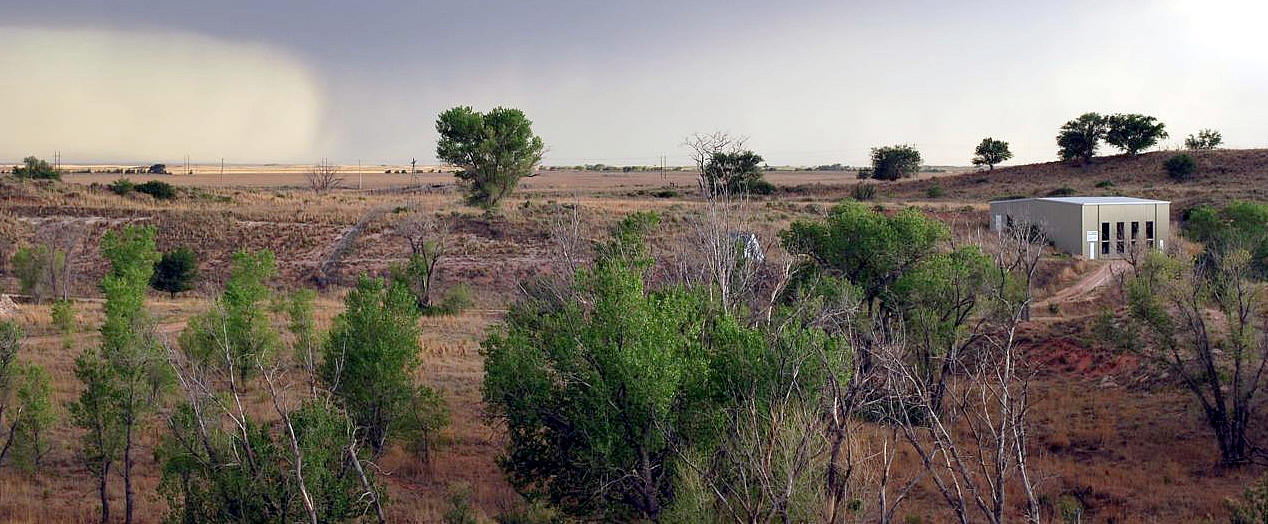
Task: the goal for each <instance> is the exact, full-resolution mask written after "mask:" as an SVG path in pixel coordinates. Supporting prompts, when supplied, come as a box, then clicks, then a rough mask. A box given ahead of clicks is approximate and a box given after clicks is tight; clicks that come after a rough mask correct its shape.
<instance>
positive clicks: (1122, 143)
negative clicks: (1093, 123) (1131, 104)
mask: <svg viewBox="0 0 1268 524" xmlns="http://www.w3.org/2000/svg"><path fill="white" fill-rule="evenodd" d="M1106 125H1107V128H1106V130H1105V143H1107V144H1109V145H1112V146H1114V147H1117V148H1119V149H1121V150H1123V152H1124V153H1127V154H1128V155H1129V156H1135V155H1136V154H1137V153H1140V152H1141V151H1144V150H1146V149H1149V148H1151V147H1153V146H1155V145H1157V144H1158V141H1159V140H1162V139H1164V138H1167V126H1166V125H1164V124H1163V123H1162V122H1159V121H1158V119H1157V118H1154V117H1152V116H1148V115H1139V114H1135V113H1130V114H1124V113H1117V114H1113V115H1110V116H1109V118H1107V119H1106Z"/></svg>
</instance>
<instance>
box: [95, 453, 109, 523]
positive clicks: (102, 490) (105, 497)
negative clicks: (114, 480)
mask: <svg viewBox="0 0 1268 524" xmlns="http://www.w3.org/2000/svg"><path fill="white" fill-rule="evenodd" d="M109 479H110V463H109V462H106V461H105V460H104V459H103V461H102V463H101V473H99V474H98V475H97V494H98V496H100V497H101V524H106V523H107V522H110V494H109V493H107V492H106V484H107V481H108V480H109Z"/></svg>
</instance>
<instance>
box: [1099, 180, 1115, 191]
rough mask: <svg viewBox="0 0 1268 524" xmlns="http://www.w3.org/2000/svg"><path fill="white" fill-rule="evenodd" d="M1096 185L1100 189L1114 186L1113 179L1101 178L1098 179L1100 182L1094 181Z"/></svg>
mask: <svg viewBox="0 0 1268 524" xmlns="http://www.w3.org/2000/svg"><path fill="white" fill-rule="evenodd" d="M1096 187H1097V188H1100V189H1107V188H1111V187H1114V181H1113V180H1102V181H1100V182H1097V183H1096Z"/></svg>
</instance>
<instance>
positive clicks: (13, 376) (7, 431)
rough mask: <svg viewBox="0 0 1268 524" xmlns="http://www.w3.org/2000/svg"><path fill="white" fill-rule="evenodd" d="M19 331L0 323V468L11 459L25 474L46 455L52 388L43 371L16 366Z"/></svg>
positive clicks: (52, 414)
mask: <svg viewBox="0 0 1268 524" xmlns="http://www.w3.org/2000/svg"><path fill="white" fill-rule="evenodd" d="M21 348H22V328H20V327H18V324H17V323H16V322H13V321H11V320H6V321H2V322H0V465H3V464H4V463H5V459H6V458H9V457H12V458H13V459H14V460H13V462H14V463H15V464H16V465H17V466H18V467H20V468H22V469H24V470H27V471H36V470H38V469H39V466H40V460H41V459H42V458H43V457H44V456H45V455H46V454H48V450H49V440H48V431H49V428H50V427H52V425H53V423H54V422H55V421H56V416H57V414H56V412H55V411H54V409H53V403H52V401H51V400H50V399H51V398H52V391H53V388H52V385H51V383H50V382H49V377H48V372H47V371H45V370H44V368H43V367H40V366H37V365H33V364H28V365H22V364H21V363H20V362H18V353H19V352H20V351H21Z"/></svg>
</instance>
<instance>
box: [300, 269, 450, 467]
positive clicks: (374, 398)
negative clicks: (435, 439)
mask: <svg viewBox="0 0 1268 524" xmlns="http://www.w3.org/2000/svg"><path fill="white" fill-rule="evenodd" d="M344 305H345V306H346V308H347V309H346V310H345V311H344V312H343V313H340V314H339V316H337V317H335V320H334V326H333V327H332V328H331V330H330V334H329V336H328V337H327V339H326V344H325V346H324V347H323V349H322V362H321V368H320V370H319V372H320V374H321V377H322V379H323V381H324V382H325V383H326V384H327V385H328V387H329V388H330V390H331V392H332V393H333V394H334V396H335V398H337V399H338V400H339V401H340V402H341V403H342V405H343V406H344V408H345V409H346V410H347V412H348V414H349V416H350V417H351V418H352V420H353V421H354V422H355V423H356V425H357V427H358V428H360V429H361V430H362V432H363V433H362V435H361V436H362V438H363V440H364V442H365V443H367V444H368V445H369V446H370V448H371V449H372V450H373V452H374V454H375V455H376V456H377V455H378V454H380V453H382V452H383V449H384V448H385V447H386V446H387V444H388V442H389V441H390V440H396V441H401V442H406V443H410V444H414V445H416V446H420V449H421V450H422V451H424V452H425V451H426V449H427V447H426V441H427V439H429V438H430V437H431V436H432V435H433V434H434V432H435V431H437V430H439V429H440V428H441V427H443V425H444V424H445V423H446V422H447V420H448V415H447V412H446V411H445V405H444V402H443V399H441V398H440V395H439V394H437V393H436V392H435V391H433V390H432V389H431V388H428V387H426V386H422V385H417V384H415V383H414V378H413V377H414V373H415V372H416V371H417V369H418V366H419V364H420V360H419V352H420V351H421V350H422V347H421V346H420V345H419V336H420V332H419V328H418V319H419V311H418V307H417V305H416V303H415V299H414V297H413V296H411V295H410V292H409V291H408V290H407V289H405V287H404V286H401V285H398V284H392V285H388V284H387V283H386V282H384V281H383V280H380V279H371V278H368V277H364V276H363V277H361V279H360V280H359V281H358V282H357V287H356V288H354V289H353V290H351V291H349V292H348V295H347V296H346V297H345V298H344Z"/></svg>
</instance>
